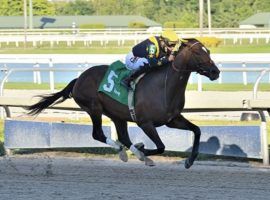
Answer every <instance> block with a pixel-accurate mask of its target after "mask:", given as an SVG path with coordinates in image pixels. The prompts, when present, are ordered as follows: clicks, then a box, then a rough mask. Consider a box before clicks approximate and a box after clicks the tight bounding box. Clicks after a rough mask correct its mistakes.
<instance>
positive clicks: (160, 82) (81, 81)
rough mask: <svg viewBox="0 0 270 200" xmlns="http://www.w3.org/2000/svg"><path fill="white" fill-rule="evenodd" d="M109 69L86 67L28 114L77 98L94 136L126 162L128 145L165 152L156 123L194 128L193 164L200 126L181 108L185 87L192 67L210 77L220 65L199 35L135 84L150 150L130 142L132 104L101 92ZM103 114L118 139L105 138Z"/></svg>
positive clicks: (139, 152) (142, 154) (140, 151)
mask: <svg viewBox="0 0 270 200" xmlns="http://www.w3.org/2000/svg"><path fill="white" fill-rule="evenodd" d="M107 69H108V65H99V66H94V67H91V68H89V69H87V70H86V71H84V72H83V73H82V74H81V75H80V76H79V77H78V78H76V79H74V80H72V81H71V82H70V83H69V84H68V85H67V86H66V87H65V88H64V89H62V90H61V91H59V92H56V93H51V94H47V95H42V96H41V99H40V101H39V102H37V103H35V104H33V105H31V106H29V107H28V108H27V110H28V114H30V115H36V114H39V113H40V112H42V111H43V110H44V109H46V108H48V107H49V106H51V105H53V104H56V103H60V102H63V101H65V100H66V99H68V98H73V99H74V101H75V102H76V103H77V104H78V105H79V107H80V108H81V109H82V110H84V111H86V112H87V113H88V114H89V116H90V118H91V120H92V124H93V130H92V137H93V138H94V139H95V140H98V141H100V142H103V143H106V144H109V145H111V146H112V147H114V148H115V149H117V150H118V151H119V153H120V154H121V155H122V156H120V158H121V159H122V160H123V161H125V162H126V161H127V156H126V152H125V147H126V148H128V149H130V150H131V151H132V152H133V153H134V154H135V155H136V156H137V157H138V158H139V159H140V160H142V161H143V160H146V159H149V158H148V156H151V155H156V154H162V153H163V152H164V150H165V145H164V144H163V142H162V141H161V139H160V137H159V135H158V132H157V130H156V127H159V126H162V125H166V126H167V127H170V128H177V129H184V130H190V131H192V132H193V133H194V141H193V146H192V151H191V154H190V156H189V157H188V158H187V159H186V160H185V168H186V169H188V168H190V167H191V166H192V165H193V162H194V161H195V159H196V157H197V156H198V153H199V143H200V135H201V131H200V128H199V127H198V126H196V125H195V124H193V123H191V122H190V121H188V120H187V119H186V118H185V117H184V116H183V115H181V111H182V110H183V108H184V105H185V90H186V86H187V82H188V79H189V77H190V74H191V72H197V73H199V74H201V75H204V76H206V77H208V78H209V79H210V80H211V81H213V80H216V79H218V77H219V73H220V71H219V69H218V68H217V66H216V65H215V63H214V62H213V60H212V59H211V58H210V51H209V50H208V49H207V48H206V47H205V46H204V45H203V44H202V43H201V42H199V41H198V40H196V39H186V40H185V42H182V44H181V47H180V50H179V52H178V54H177V55H176V57H175V60H174V61H173V62H172V63H168V64H166V65H165V66H161V67H159V68H158V69H155V70H152V71H150V72H148V73H147V74H145V76H144V77H143V78H142V79H141V80H140V81H139V82H138V83H137V85H136V90H135V97H134V98H135V105H134V107H135V113H136V123H137V125H138V126H139V127H140V128H141V129H142V130H143V132H144V133H145V134H146V135H147V136H148V137H149V138H150V139H151V140H152V141H153V142H154V144H155V145H156V147H157V148H156V149H146V148H145V147H144V145H143V144H135V145H134V144H132V142H131V140H130V138H129V135H128V129H127V122H128V121H133V119H132V117H131V114H130V112H129V109H128V107H127V106H126V105H124V104H121V103H119V102H117V101H115V100H114V99H112V98H110V97H109V96H107V95H106V94H103V93H101V92H98V87H99V85H100V83H101V81H102V79H103V77H104V75H105V73H106V71H107ZM102 114H104V115H106V116H107V117H109V118H110V119H111V120H112V122H113V123H114V124H115V127H116V131H117V135H118V141H114V140H112V139H110V138H108V137H106V136H105V135H104V133H103V130H102Z"/></svg>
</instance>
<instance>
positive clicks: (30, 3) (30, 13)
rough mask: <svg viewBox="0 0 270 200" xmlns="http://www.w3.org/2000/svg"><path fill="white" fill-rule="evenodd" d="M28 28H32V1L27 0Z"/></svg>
mask: <svg viewBox="0 0 270 200" xmlns="http://www.w3.org/2000/svg"><path fill="white" fill-rule="evenodd" d="M29 29H33V3H32V0H29Z"/></svg>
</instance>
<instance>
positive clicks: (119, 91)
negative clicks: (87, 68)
mask: <svg viewBox="0 0 270 200" xmlns="http://www.w3.org/2000/svg"><path fill="white" fill-rule="evenodd" d="M130 73H131V71H130V70H128V69H127V68H126V66H125V64H124V63H122V62H121V61H119V60H117V61H115V62H114V63H112V64H111V65H110V66H109V68H108V70H107V72H106V74H105V76H104V77H103V79H102V81H101V83H100V85H99V88H98V91H99V92H103V93H105V94H106V95H108V96H110V97H111V98H113V99H114V100H116V101H118V102H120V103H122V104H124V105H128V90H127V89H126V88H125V87H124V86H122V85H121V84H120V82H121V80H122V79H123V78H124V77H126V76H128V75H129V74H130Z"/></svg>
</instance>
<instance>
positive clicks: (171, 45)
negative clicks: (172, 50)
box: [164, 38, 178, 47]
mask: <svg viewBox="0 0 270 200" xmlns="http://www.w3.org/2000/svg"><path fill="white" fill-rule="evenodd" d="M164 42H165V44H166V46H168V47H174V46H175V45H176V44H177V42H178V41H169V40H167V39H166V38H164Z"/></svg>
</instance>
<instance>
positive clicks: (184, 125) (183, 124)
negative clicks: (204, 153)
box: [166, 115, 201, 169]
mask: <svg viewBox="0 0 270 200" xmlns="http://www.w3.org/2000/svg"><path fill="white" fill-rule="evenodd" d="M166 125H167V126H168V127H170V128H178V129H183V130H190V131H193V133H194V136H195V137H194V141H193V147H192V152H191V155H190V157H189V158H188V159H187V160H186V162H185V168H187V169H188V168H190V167H191V166H192V165H193V162H194V160H195V159H196V157H197V156H198V154H199V145H200V137H201V130H200V128H199V127H198V126H196V125H195V124H193V123H191V122H190V121H188V120H187V119H186V118H184V117H183V116H182V115H180V116H177V117H176V118H174V119H172V120H171V121H170V122H169V123H168V124H166Z"/></svg>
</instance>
